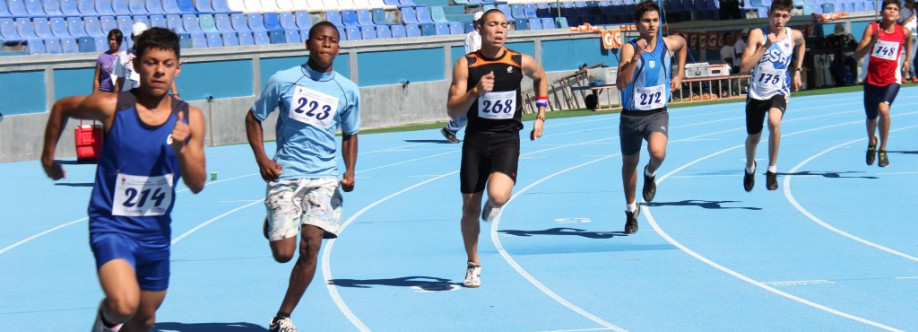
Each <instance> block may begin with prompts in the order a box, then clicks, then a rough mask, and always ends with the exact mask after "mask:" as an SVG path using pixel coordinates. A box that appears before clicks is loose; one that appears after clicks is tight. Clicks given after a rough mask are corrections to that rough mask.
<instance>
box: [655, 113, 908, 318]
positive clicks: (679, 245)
mask: <svg viewBox="0 0 918 332" xmlns="http://www.w3.org/2000/svg"><path fill="white" fill-rule="evenodd" d="M860 123H863V120H861V121H851V122H845V123H840V124H834V125H828V126H823V127H817V128H812V129H808V130H802V131H798V132H794V133H790V134H787V135H782V138H784V137H791V136H796V135H799V134H804V133H808V132H813V131H817V130H823V129H828V128H834V127H840V126H846V125H851V124H860ZM744 146H745V144H741V145H736V146H733V147H729V148H726V149H723V150H721V151H718V152H715V153H712V154H709V155H707V156H704V157H701V158H698V159H695V160H694V161H691V162H689V163H687V164H684V165H682V166H680V167H679V168H676V169H675V170H673V171H672V172H669V173H667V174H666V175H663V176H662V177H660V180H658V181H657V184H658V185H659V184H660V183H662V182H663V181H665V180H666V179H667V178H669V177H670V176H672V175H673V174H676V173H678V172H680V171H682V170H683V169H685V168H688V167H690V166H692V165H695V164H697V163H700V162H702V161H704V160H706V159H709V158H713V157H715V156H718V155H721V154H724V153H726V152H729V151H732V150H736V149H739V148H743V147H744ZM641 209H642V210H643V212H644V216H645V218H647V222H648V223H649V224H650V226H651V227H653V229H654V231H656V232H657V234H659V235H660V236H661V237H663V239H665V240H666V241H667V242H669V243H670V244H672V245H674V246H676V247H677V248H679V250H682V251H683V252H685V253H686V254H688V255H689V256H692V257H694V258H695V259H697V260H699V261H701V262H704V263H705V264H708V265H709V266H711V267H713V268H715V269H717V270H720V271H721V272H724V273H727V274H729V275H731V276H734V277H736V278H737V279H740V280H742V281H745V282H747V283H749V284H751V285H753V286H756V287H759V288H762V289H764V290H767V291H769V292H772V293H774V294H777V295H780V296H783V297H786V298H788V299H790V300H793V301H796V302H799V303H802V304H805V305H808V306H811V307H813V308H816V309H819V310H822V311H825V312H828V313H831V314H834V315H838V316H841V317H844V318H848V319H851V320H854V321H857V322H861V323H864V324H867V325H870V326H873V327H876V328H880V329H884V330H888V331H902V330H900V329H897V328H894V327H890V326H887V325H884V324H881V323H878V322H874V321H871V320H869V319H866V318H862V317H859V316H855V315H852V314H848V313H845V312H842V311H839V310H836V309H833V308H830V307H828V306H825V305H822V304H819V303H816V302H813V301H810V300H807V299H804V298H801V297H798V296H795V295H793V294H790V293H787V292H784V291H781V290H779V289H777V288H774V287H771V286H769V285H766V284H764V283H762V282H760V281H757V280H755V279H752V278H750V277H747V276H746V275H743V274H741V273H739V272H736V271H733V270H731V269H729V268H727V267H725V266H723V265H720V264H718V263H716V262H714V261H712V260H710V259H708V258H707V257H704V256H702V255H701V254H699V253H697V252H695V251H694V250H692V249H689V248H688V247H686V246H685V245H683V244H682V243H679V242H678V241H676V239H674V238H673V237H671V236H669V234H667V233H666V232H665V231H664V230H663V228H662V227H660V225H658V224H657V221H656V219H654V217H653V214H652V213H651V211H650V210H651V209H650V207H649V206H647V205H642V206H641Z"/></svg>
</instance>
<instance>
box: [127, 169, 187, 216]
mask: <svg viewBox="0 0 918 332" xmlns="http://www.w3.org/2000/svg"><path fill="white" fill-rule="evenodd" d="M172 194H173V193H172V174H165V175H161V176H140V175H127V174H121V173H118V177H117V178H116V179H115V198H114V200H113V201H112V215H115V216H127V217H152V216H161V215H164V214H166V210H168V209H169V206H171V205H172V198H173V197H172Z"/></svg>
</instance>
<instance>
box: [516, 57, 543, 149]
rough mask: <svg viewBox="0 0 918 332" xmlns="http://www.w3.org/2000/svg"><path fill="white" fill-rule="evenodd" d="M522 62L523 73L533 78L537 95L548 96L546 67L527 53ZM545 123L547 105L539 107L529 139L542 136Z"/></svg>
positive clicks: (533, 85)
mask: <svg viewBox="0 0 918 332" xmlns="http://www.w3.org/2000/svg"><path fill="white" fill-rule="evenodd" d="M522 62H523V63H522V64H521V65H522V66H523V74H525V75H526V76H528V77H529V78H531V79H532V87H533V89H534V90H535V93H536V97H548V78H547V77H546V75H545V69H543V68H542V66H541V65H539V63H538V62H536V61H535V59H533V58H532V57H531V56H529V55H527V54H523V59H522ZM544 125H545V107H539V108H538V114H537V115H536V120H535V123H533V125H532V132H531V133H529V139H531V140H536V139H538V138H539V137H542V128H543V127H544Z"/></svg>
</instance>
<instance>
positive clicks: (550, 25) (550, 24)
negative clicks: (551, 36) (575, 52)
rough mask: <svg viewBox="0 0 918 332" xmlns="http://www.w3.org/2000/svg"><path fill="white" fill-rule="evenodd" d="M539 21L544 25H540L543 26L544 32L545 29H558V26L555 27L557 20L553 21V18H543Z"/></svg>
mask: <svg viewBox="0 0 918 332" xmlns="http://www.w3.org/2000/svg"><path fill="white" fill-rule="evenodd" d="M539 20H541V21H542V24H540V25H541V26H542V29H543V30H544V29H557V28H558V26H557V25H555V20H553V19H551V18H548V17H543V18H540V19H539Z"/></svg>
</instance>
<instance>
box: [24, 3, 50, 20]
mask: <svg viewBox="0 0 918 332" xmlns="http://www.w3.org/2000/svg"><path fill="white" fill-rule="evenodd" d="M24 1H25V6H26V12H28V13H29V16H31V17H43V16H45V15H46V14H45V10H44V9H43V8H42V5H41V0H24Z"/></svg>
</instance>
